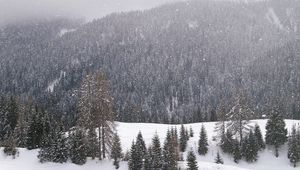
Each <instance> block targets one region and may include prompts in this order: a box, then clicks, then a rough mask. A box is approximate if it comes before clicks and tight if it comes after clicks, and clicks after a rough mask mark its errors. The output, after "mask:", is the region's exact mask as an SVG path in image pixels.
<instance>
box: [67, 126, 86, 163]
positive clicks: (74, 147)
mask: <svg viewBox="0 0 300 170" xmlns="http://www.w3.org/2000/svg"><path fill="white" fill-rule="evenodd" d="M69 141H70V158H71V161H72V162H73V163H74V164H78V165H83V164H85V163H86V157H87V147H86V136H85V133H84V132H83V131H82V130H81V129H79V128H76V130H75V132H73V133H72V134H70V137H69Z"/></svg>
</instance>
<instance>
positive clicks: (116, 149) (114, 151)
mask: <svg viewBox="0 0 300 170" xmlns="http://www.w3.org/2000/svg"><path fill="white" fill-rule="evenodd" d="M111 158H112V159H113V160H114V162H113V164H114V166H115V167H116V169H119V167H120V165H119V162H120V159H121V158H122V148H121V141H120V138H119V135H118V134H117V133H115V136H114V140H113V145H112V148H111Z"/></svg>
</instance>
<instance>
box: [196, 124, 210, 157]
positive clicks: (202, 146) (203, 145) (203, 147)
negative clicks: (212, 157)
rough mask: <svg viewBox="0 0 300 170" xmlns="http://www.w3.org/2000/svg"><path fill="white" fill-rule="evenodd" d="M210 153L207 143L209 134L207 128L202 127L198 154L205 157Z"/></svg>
mask: <svg viewBox="0 0 300 170" xmlns="http://www.w3.org/2000/svg"><path fill="white" fill-rule="evenodd" d="M207 151H208V142H207V134H206V130H205V127H204V126H203V125H202V127H201V132H200V139H199V142H198V153H199V154H200V155H205V154H206V153H207Z"/></svg>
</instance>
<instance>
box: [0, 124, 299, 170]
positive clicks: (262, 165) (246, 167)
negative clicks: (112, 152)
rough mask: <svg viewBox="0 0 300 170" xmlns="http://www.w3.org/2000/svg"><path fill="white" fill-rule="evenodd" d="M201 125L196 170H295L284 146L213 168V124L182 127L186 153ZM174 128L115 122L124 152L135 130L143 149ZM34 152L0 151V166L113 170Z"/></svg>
mask: <svg viewBox="0 0 300 170" xmlns="http://www.w3.org/2000/svg"><path fill="white" fill-rule="evenodd" d="M266 122H267V120H252V121H251V123H252V124H253V125H254V124H255V123H258V124H259V126H260V128H261V130H262V134H263V135H264V134H265V124H266ZM294 124H298V125H299V124H300V121H295V120H286V127H287V129H288V130H289V131H290V130H291V128H292V126H293V125H294ZM202 125H204V126H205V128H206V130H207V134H208V141H209V152H208V153H207V155H206V156H199V155H198V154H197V161H198V166H199V169H205V170H217V169H220V170H250V169H256V170H282V169H285V170H294V169H295V168H294V167H293V166H292V165H290V163H289V160H288V159H287V147H286V146H284V147H282V148H281V149H280V153H279V157H278V158H276V157H275V156H274V149H273V148H271V147H267V149H266V150H264V151H261V152H259V158H258V161H257V162H255V163H247V162H245V161H244V160H242V161H240V163H239V164H236V163H234V161H233V158H231V157H229V156H228V155H227V154H223V153H221V155H222V158H223V159H224V165H217V164H215V163H214V159H215V156H216V153H217V151H218V150H220V148H219V147H218V146H216V142H215V141H212V138H213V136H214V135H215V132H214V126H215V122H210V123H206V122H205V123H195V124H186V125H185V127H187V128H189V127H192V128H193V130H194V132H195V133H194V134H195V135H194V137H193V138H190V140H189V141H188V146H187V150H188V151H189V150H190V149H192V150H194V151H195V153H197V146H198V145H197V144H198V139H199V133H200V129H201V126H202ZM174 126H176V127H177V129H179V128H180V125H164V124H147V123H117V130H118V133H119V134H120V138H121V144H122V150H123V152H126V151H127V150H129V149H130V146H131V143H132V141H133V140H135V138H136V135H137V134H138V132H139V131H141V132H142V135H143V138H144V140H145V143H146V145H147V146H149V145H150V143H151V139H152V137H153V135H154V134H155V133H156V132H157V134H158V135H159V137H160V142H161V144H163V141H164V139H165V135H166V132H167V129H168V128H171V127H174ZM37 152H38V151H37V150H33V151H28V150H25V149H21V150H20V156H19V157H18V158H16V159H15V160H14V159H12V158H11V157H6V156H4V154H3V152H2V150H1V154H0V167H1V168H3V169H5V170H15V169H19V168H20V167H22V169H24V170H38V169H45V170H53V169H56V170H60V169H64V170H68V169H70V170H71V169H72V170H74V169H75V170H76V169H78V170H79V169H80V170H83V169H89V170H94V169H95V170H96V169H98V170H113V169H114V167H113V166H112V162H110V161H108V160H103V161H98V160H89V161H88V162H87V164H85V165H82V166H78V165H74V164H71V163H69V162H68V163H65V164H54V163H45V164H41V163H39V162H38V159H37V157H36V155H37ZM186 154H187V153H184V159H185V158H186ZM179 164H180V165H181V166H182V167H185V166H186V162H179ZM120 169H121V170H127V164H126V162H121V167H120Z"/></svg>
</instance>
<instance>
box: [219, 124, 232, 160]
mask: <svg viewBox="0 0 300 170" xmlns="http://www.w3.org/2000/svg"><path fill="white" fill-rule="evenodd" d="M221 149H222V150H223V152H224V153H229V154H232V153H233V137H232V133H231V132H230V130H227V132H226V134H224V135H222V138H221Z"/></svg>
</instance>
